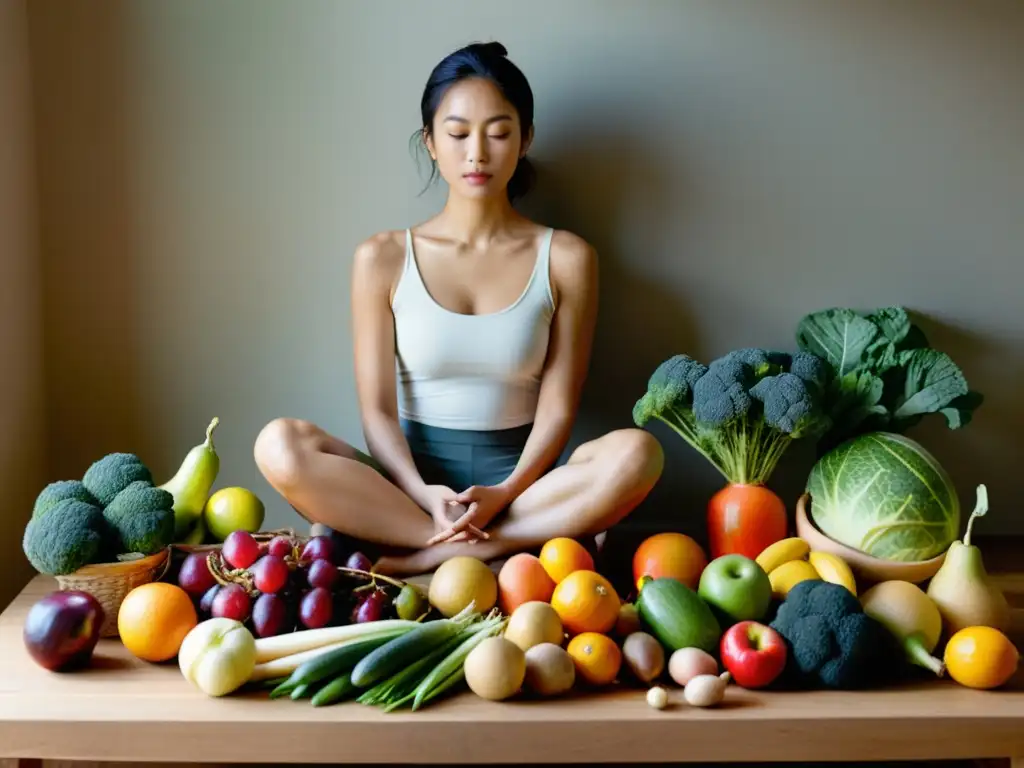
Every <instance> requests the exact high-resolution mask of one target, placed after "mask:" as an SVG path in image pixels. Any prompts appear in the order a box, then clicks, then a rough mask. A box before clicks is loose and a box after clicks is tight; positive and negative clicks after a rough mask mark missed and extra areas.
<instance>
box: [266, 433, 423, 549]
mask: <svg viewBox="0 0 1024 768" xmlns="http://www.w3.org/2000/svg"><path fill="white" fill-rule="evenodd" d="M253 455H254V458H255V460H256V465H257V467H259V470H260V472H262V473H263V476H264V477H265V478H266V479H267V482H268V483H270V485H271V486H273V488H274V489H275V490H276V491H277V492H278V493H280V494H281V495H282V496H283V497H284V498H285V499H286V500H287V501H288V502H289V503H290V504H291V505H292V507H294V508H295V511H296V512H298V513H299V514H300V515H301V516H302V517H304V518H305V519H306V520H308V521H309V522H311V523H322V524H324V525H327V526H328V527H330V528H332V529H334V530H335V531H338V532H340V533H344V534H347V535H349V536H351V537H353V538H355V539H361V540H363V541H368V542H373V543H375V544H381V545H385V546H394V547H402V548H416V549H418V548H420V547H422V546H423V545H424V544H425V543H426V541H427V540H428V539H429V538H430V537H431V536H433V535H434V532H435V531H434V524H433V520H432V519H431V518H430V516H429V515H428V514H426V513H425V512H424V511H423V510H422V509H421V508H420V507H419V505H417V504H416V503H415V502H414V501H413V500H412V499H410V498H409V497H408V496H406V495H405V494H404V493H403V492H402V491H401V490H399V489H398V487H397V486H395V485H394V484H393V483H392V482H391V481H389V480H388V479H387V478H386V477H384V476H383V475H381V474H380V473H379V472H377V471H376V470H374V469H373V468H372V467H369V466H367V465H366V464H363V463H362V462H360V461H359V460H358V459H357V458H356V451H355V449H354V448H353V447H352V446H350V445H349V444H348V443H346V442H344V441H342V440H339V439H338V438H336V437H334V436H332V435H329V434H328V433H327V432H325V431H324V430H323V429H321V428H320V427H317V426H316V425H315V424H311V423H310V422H308V421H303V420H301V419H275V420H274V421H272V422H270V423H269V424H267V425H266V426H265V427H264V428H263V429H262V430H261V431H260V434H259V436H258V437H257V438H256V443H255V445H254V448H253Z"/></svg>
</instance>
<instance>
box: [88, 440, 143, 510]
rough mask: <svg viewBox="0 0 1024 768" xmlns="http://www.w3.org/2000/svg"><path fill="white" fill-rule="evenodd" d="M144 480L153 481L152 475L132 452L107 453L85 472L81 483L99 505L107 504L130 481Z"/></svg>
mask: <svg viewBox="0 0 1024 768" xmlns="http://www.w3.org/2000/svg"><path fill="white" fill-rule="evenodd" d="M139 480H144V481H145V482H147V483H150V484H152V483H153V475H152V474H151V473H150V471H149V468H148V467H147V466H146V465H145V464H143V463H142V461H141V460H140V459H139V457H138V456H136V455H135V454H134V453H108V454H107V455H106V456H104V457H103V458H101V459H99V460H97V461H96V462H95V463H93V465H92V466H91V467H89V469H88V470H86V472H85V477H83V478H82V483H83V484H84V485H85V487H86V488H87V489H88V491H89V493H91V494H92V495H93V496H95V497H96V499H97V500H98V501H99V503H100V506H104V507H105V506H107V505H108V504H109V503H110V502H112V501H113V500H114V497H115V496H117V494H119V493H120V492H121V491H123V490H124V489H125V488H127V487H128V486H129V485H130V484H131V483H134V482H136V481H139Z"/></svg>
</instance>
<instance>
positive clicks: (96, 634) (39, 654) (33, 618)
mask: <svg viewBox="0 0 1024 768" xmlns="http://www.w3.org/2000/svg"><path fill="white" fill-rule="evenodd" d="M104 615H105V614H104V610H103V606H102V605H100V602H99V601H98V600H97V599H96V598H95V597H93V596H92V595H90V594H89V593H88V592H80V591H78V590H62V591H57V592H51V593H50V594H48V595H47V596H46V597H44V598H42V599H41V600H39V601H38V602H37V603H35V605H33V606H32V607H31V608H30V609H29V612H28V615H27V616H26V617H25V625H24V628H23V630H22V637H23V640H24V643H25V648H26V649H27V650H28V653H29V655H30V656H31V657H32V659H33V660H34V661H35V662H36V663H37V664H39V666H41V667H43V668H45V669H48V670H50V671H52V672H59V671H70V670H73V669H78V668H81V667H84V666H87V665H88V663H89V661H90V660H91V659H92V654H93V651H94V650H95V648H96V643H97V642H98V641H99V638H100V627H101V626H102V625H103V619H104Z"/></svg>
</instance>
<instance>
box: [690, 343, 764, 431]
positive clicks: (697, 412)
mask: <svg viewBox="0 0 1024 768" xmlns="http://www.w3.org/2000/svg"><path fill="white" fill-rule="evenodd" d="M752 383H753V372H752V369H751V368H750V366H748V365H746V364H745V363H743V362H741V361H740V360H737V359H734V358H730V357H720V358H718V359H717V360H715V361H714V362H712V363H711V365H709V366H708V371H707V373H705V374H704V375H703V376H701V377H700V378H699V379H698V380H697V383H696V384H695V385H694V387H693V415H694V416H695V417H696V418H697V421H700V422H703V423H704V424H705V425H708V426H718V425H721V424H726V423H728V422H730V421H733V420H734V419H739V418H742V417H743V416H746V415H747V411H749V410H750V405H751V399H750V393H749V392H748V388H749V387H750V385H751V384H752Z"/></svg>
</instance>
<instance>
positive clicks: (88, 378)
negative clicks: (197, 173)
mask: <svg viewBox="0 0 1024 768" xmlns="http://www.w3.org/2000/svg"><path fill="white" fill-rule="evenodd" d="M30 17H31V19H30V20H31V31H32V44H33V46H34V47H35V48H36V50H38V51H44V55H38V56H36V57H35V60H34V61H35V64H36V72H35V73H34V77H35V78H36V81H37V85H36V88H35V94H36V114H37V126H38V132H39V136H40V139H39V142H38V143H39V145H41V146H45V147H46V148H47V151H46V152H45V153H42V154H41V156H40V157H39V169H40V187H41V190H40V194H41V199H42V205H41V217H42V226H41V248H42V253H43V263H44V269H45V284H46V288H47V290H46V294H45V297H46V298H45V318H46V320H45V327H46V342H45V348H46V357H47V369H48V373H47V393H48V397H47V401H48V414H47V416H48V419H47V422H48V425H49V434H48V441H49V446H50V448H51V451H50V455H51V456H52V460H51V467H50V476H51V479H59V478H65V477H68V478H70V477H80V476H81V475H82V474H83V473H84V472H85V470H86V469H87V468H88V466H89V464H90V463H92V462H93V461H95V460H96V459H98V458H99V457H100V456H101V455H102V454H103V453H107V452H111V451H135V452H138V453H139V454H140V455H142V456H148V455H151V450H150V449H151V448H152V446H151V444H150V443H149V442H147V441H151V440H152V437H147V435H146V428H145V424H146V421H145V419H144V418H142V416H143V414H141V413H140V412H139V386H140V382H139V381H138V375H137V370H136V366H135V363H134V361H135V360H136V357H137V352H138V349H139V344H140V340H139V331H138V323H139V312H138V309H139V307H138V296H137V280H136V272H135V270H136V268H137V264H138V260H139V258H140V255H139V253H138V244H137V232H138V230H137V221H136V218H137V216H136V210H135V206H134V205H133V200H134V194H133V190H132V185H131V182H130V179H131V177H132V175H133V174H134V173H135V169H133V168H132V162H133V158H132V146H133V137H132V135H131V132H132V130H131V129H132V125H131V121H130V120H129V115H128V113H127V109H126V96H127V89H128V87H129V84H128V82H127V81H126V78H127V77H128V76H129V71H128V67H127V65H126V61H127V52H128V44H129V43H128V34H129V33H128V30H127V29H126V28H125V25H126V22H125V14H124V13H123V12H122V9H120V8H119V7H118V6H107V5H102V4H101V5H99V6H96V7H93V6H89V7H88V8H86V7H85V6H81V5H71V6H63V5H61V6H60V7H56V6H50V5H40V6H39V7H38V8H36V9H30ZM80 28H85V29H87V30H88V32H87V33H82V32H81V29H80ZM90 255H91V256H92V258H89V256H90ZM97 255H101V256H102V258H95V257H96V256H97Z"/></svg>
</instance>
